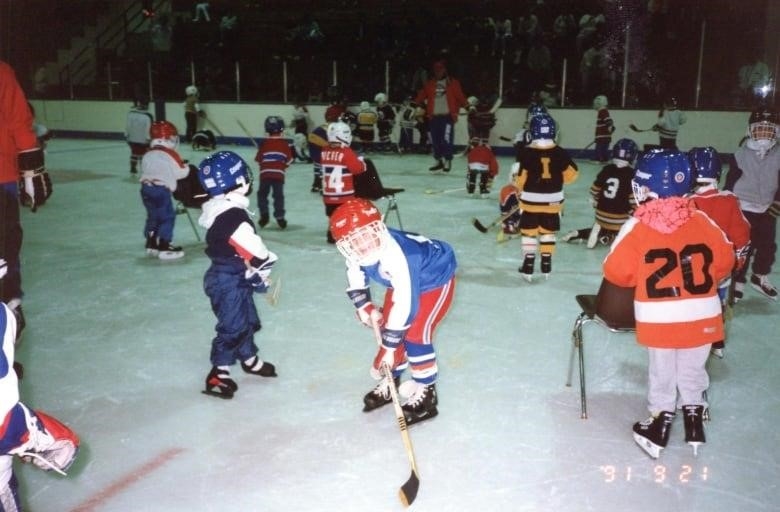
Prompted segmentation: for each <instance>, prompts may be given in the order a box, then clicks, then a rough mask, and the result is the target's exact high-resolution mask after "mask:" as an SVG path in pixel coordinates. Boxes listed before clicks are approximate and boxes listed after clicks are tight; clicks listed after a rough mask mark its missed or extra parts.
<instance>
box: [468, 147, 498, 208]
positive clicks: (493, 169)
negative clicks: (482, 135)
mask: <svg viewBox="0 0 780 512" xmlns="http://www.w3.org/2000/svg"><path fill="white" fill-rule="evenodd" d="M469 146H470V147H471V149H470V150H469V152H468V155H467V156H468V171H467V175H466V192H468V193H469V194H473V193H474V191H475V190H476V186H477V182H479V197H487V195H488V194H489V193H490V188H491V187H492V186H493V179H494V178H495V177H496V176H497V175H498V160H496V155H495V154H493V149H492V148H491V147H490V145H489V144H488V143H487V139H472V141H471V143H470V144H469Z"/></svg>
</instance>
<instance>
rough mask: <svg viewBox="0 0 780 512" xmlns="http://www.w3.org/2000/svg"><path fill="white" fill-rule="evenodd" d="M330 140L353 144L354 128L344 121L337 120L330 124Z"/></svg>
mask: <svg viewBox="0 0 780 512" xmlns="http://www.w3.org/2000/svg"><path fill="white" fill-rule="evenodd" d="M328 142H330V143H332V144H339V145H341V146H344V147H349V145H350V144H352V129H351V128H350V127H349V125H348V124H347V123H345V122H344V121H336V122H335V123H330V124H329V125H328Z"/></svg>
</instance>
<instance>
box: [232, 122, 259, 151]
mask: <svg viewBox="0 0 780 512" xmlns="http://www.w3.org/2000/svg"><path fill="white" fill-rule="evenodd" d="M236 123H238V126H239V128H241V131H243V132H244V133H245V134H246V136H247V137H249V140H250V142H252V144H254V146H255V147H256V148H259V147H260V146H258V145H257V141H255V138H254V137H252V134H251V133H249V130H247V129H246V126H244V123H242V122H241V121H240V120H239V119H236Z"/></svg>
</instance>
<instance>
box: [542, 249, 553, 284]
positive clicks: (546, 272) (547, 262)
mask: <svg viewBox="0 0 780 512" xmlns="http://www.w3.org/2000/svg"><path fill="white" fill-rule="evenodd" d="M540 267H541V269H542V275H543V276H544V278H545V279H549V277H550V273H551V272H552V254H550V253H546V252H544V253H542V263H541V265H540Z"/></svg>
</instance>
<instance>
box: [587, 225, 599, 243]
mask: <svg viewBox="0 0 780 512" xmlns="http://www.w3.org/2000/svg"><path fill="white" fill-rule="evenodd" d="M600 233H601V225H600V224H599V223H598V222H596V223H594V224H593V227H592V228H590V236H588V243H587V244H586V247H587V248H588V249H593V248H594V247H596V244H598V243H599V234H600Z"/></svg>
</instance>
